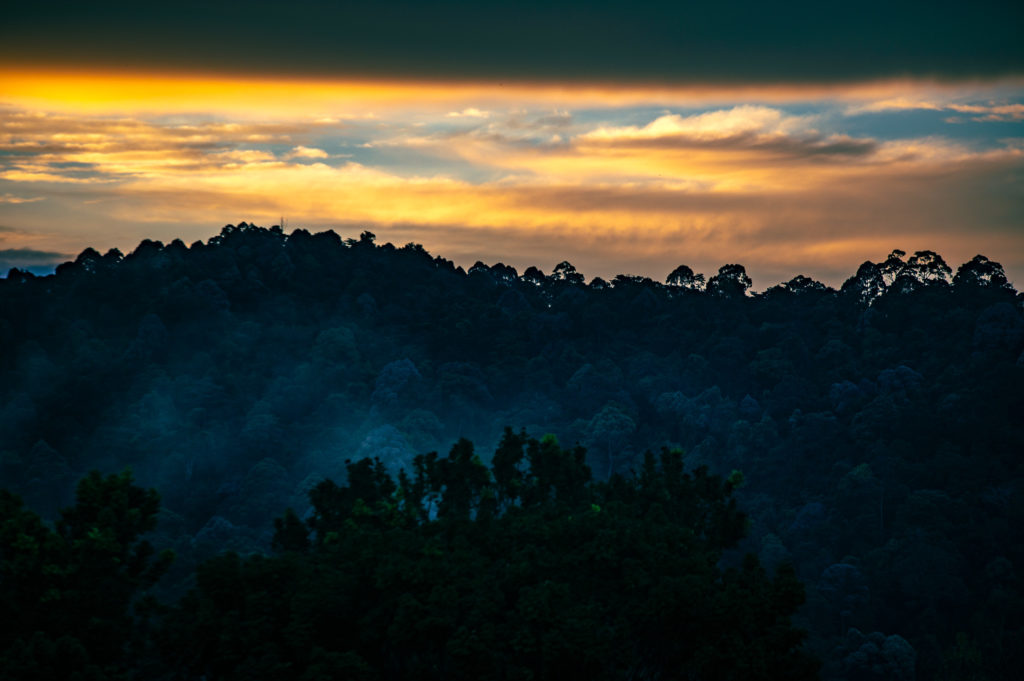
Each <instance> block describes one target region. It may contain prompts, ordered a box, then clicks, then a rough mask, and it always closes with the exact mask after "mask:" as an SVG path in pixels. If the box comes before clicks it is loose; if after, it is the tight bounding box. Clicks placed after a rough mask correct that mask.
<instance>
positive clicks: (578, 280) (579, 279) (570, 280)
mask: <svg viewBox="0 0 1024 681" xmlns="http://www.w3.org/2000/svg"><path fill="white" fill-rule="evenodd" d="M551 279H552V281H564V282H565V283H566V284H572V285H576V286H580V285H582V284H583V282H584V276H583V275H582V274H580V273H579V272H577V271H576V268H575V267H573V265H572V263H570V262H568V261H562V262H560V263H558V264H557V265H555V269H554V271H553V272H552V273H551Z"/></svg>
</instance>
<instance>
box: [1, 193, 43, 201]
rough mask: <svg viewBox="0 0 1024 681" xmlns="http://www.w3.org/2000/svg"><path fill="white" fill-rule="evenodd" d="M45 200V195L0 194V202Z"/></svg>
mask: <svg viewBox="0 0 1024 681" xmlns="http://www.w3.org/2000/svg"><path fill="white" fill-rule="evenodd" d="M44 200H46V197H45V196H15V195H14V194H0V203H35V202H36V201H44Z"/></svg>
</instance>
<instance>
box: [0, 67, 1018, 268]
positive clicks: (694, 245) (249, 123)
mask: <svg viewBox="0 0 1024 681" xmlns="http://www.w3.org/2000/svg"><path fill="white" fill-rule="evenodd" d="M0 93H2V94H0V135H2V136H0V147H2V151H3V155H2V156H0V266H2V265H3V263H4V262H8V263H9V264H14V265H17V264H18V262H16V261H15V260H12V258H14V259H18V258H20V259H21V260H20V261H19V262H21V261H25V259H26V258H27V257H28V256H27V255H26V253H27V252H28V251H32V252H34V253H50V254H52V256H53V257H52V258H51V259H52V260H59V259H60V256H61V255H69V256H70V255H73V254H74V253H76V252H77V251H79V250H81V249H82V248H84V247H86V246H93V247H96V248H99V249H101V250H102V249H105V248H108V247H112V246H116V247H119V248H121V249H122V250H130V249H131V248H133V247H134V245H135V244H136V243H137V242H138V241H139V240H141V239H142V238H159V239H162V240H165V241H166V240H170V239H172V238H175V237H181V238H184V239H186V240H194V239H198V238H206V237H209V236H211V235H212V234H214V233H216V232H217V231H218V230H219V228H220V226H222V225H223V224H226V223H234V222H239V221H241V220H248V221H250V222H252V221H255V222H257V223H258V224H266V225H269V224H272V223H276V222H277V221H278V218H279V216H282V215H284V216H287V218H288V220H289V225H290V226H305V227H309V228H313V229H316V228H327V227H332V226H334V227H336V228H337V231H339V232H341V233H343V235H347V234H349V233H358V231H361V229H363V228H369V229H372V230H373V231H375V232H376V233H377V234H378V238H379V239H381V240H392V241H395V242H397V243H404V242H405V241H416V242H419V243H423V244H424V245H425V246H426V247H427V248H428V249H429V250H431V251H432V252H434V253H438V254H441V255H445V256H446V257H451V258H454V259H456V260H457V261H459V262H461V264H464V265H468V264H472V262H473V260H475V259H483V260H485V261H487V262H495V261H497V260H503V261H505V262H511V263H513V264H516V265H517V266H521V267H522V266H526V265H529V264H536V265H539V266H541V267H543V268H545V269H547V268H550V267H551V266H552V265H553V264H554V263H555V262H558V261H560V260H564V259H569V260H571V261H572V262H573V263H574V264H576V265H577V267H578V268H579V269H580V270H581V271H583V272H584V273H586V274H587V275H588V276H604V277H608V276H614V274H617V273H620V272H631V273H638V274H646V275H648V276H652V277H656V278H658V279H662V278H664V276H665V274H666V273H667V272H668V271H670V270H671V269H672V268H673V267H674V266H675V265H677V264H680V263H687V264H690V265H692V266H694V267H695V268H703V269H704V270H705V271H714V269H715V268H717V266H719V265H721V264H723V263H725V262H741V263H743V264H745V265H746V266H747V268H748V270H749V271H751V272H752V274H753V275H754V278H755V286H756V287H757V288H763V287H765V286H768V285H771V284H774V283H777V282H778V281H781V280H783V279H788V278H789V277H791V276H794V275H796V274H801V273H802V274H808V275H811V276H816V277H817V278H820V279H823V280H825V281H827V282H828V283H830V284H833V285H838V284H840V283H841V281H842V279H843V278H844V277H845V276H848V275H850V274H852V273H853V271H855V269H856V267H857V265H858V264H859V263H860V262H862V261H863V260H865V259H873V260H878V259H880V258H883V257H884V256H885V255H886V254H887V253H888V252H889V250H891V249H892V248H902V249H904V250H906V251H909V252H912V251H914V250H920V249H932V250H937V251H939V252H940V253H943V254H944V255H945V256H946V257H947V259H948V260H950V262H951V264H953V265H954V267H955V265H957V264H959V262H962V261H964V260H967V259H969V258H970V257H971V256H973V255H974V254H975V253H977V252H983V253H985V254H986V255H988V256H989V257H991V258H993V259H996V260H1001V261H1003V264H1004V265H1006V266H1007V268H1008V271H1009V272H1010V274H1011V277H1013V276H1014V275H1016V276H1017V280H1018V282H1019V281H1020V280H1022V279H1024V277H1021V274H1024V243H1022V241H1024V240H1022V237H1021V234H1022V233H1021V228H1022V224H1024V223H1022V216H1024V206H1022V201H1021V194H1022V192H1021V185H1020V178H1021V175H1022V174H1021V170H1022V168H1024V155H1022V154H1024V144H1022V139H1024V135H1022V133H1021V126H1022V125H1024V122H1022V121H1024V104H1022V103H1021V99H1022V93H1024V85H1022V82H1021V81H1019V80H1000V81H987V82H959V83H943V84H939V83H935V82H929V81H895V80H893V81H885V82H876V83H863V84H860V85H856V86H849V85H844V86H838V85H831V86H826V85H822V86H811V85H800V86H794V85H785V84H782V85H776V86H764V85H762V86H757V87H733V88H726V87H719V88H710V87H699V88H697V87H689V88H684V87H678V88H664V87H660V88H638V87H626V86H614V85H604V86H595V85H581V84H566V85H561V86H558V85H551V84H546V85H529V84H524V83H518V84H516V85H514V86H512V85H500V84H472V83H466V82H462V83H440V82H434V83H425V82H415V81H409V82H395V81H370V80H362V81H348V82H341V81H338V82H334V81H329V80H309V79H306V80H283V79H277V80H267V79H258V78H232V77H227V76H219V77H215V76H204V77H196V76H186V75H178V76H173V75H172V76H168V75H166V74H159V73H151V74H145V73H134V74H132V73H109V72H108V73H99V74H96V73H88V72H74V71H54V70H50V71H45V70H35V71H19V70H13V69H10V68H8V69H7V70H0ZM5 252H6V253H7V255H8V257H7V258H6V260H5V258H4V256H3V254H4V253H5ZM41 259H42V260H45V258H41ZM28 264H35V263H28Z"/></svg>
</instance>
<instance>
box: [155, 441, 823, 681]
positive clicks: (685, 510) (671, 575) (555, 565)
mask: <svg viewBox="0 0 1024 681" xmlns="http://www.w3.org/2000/svg"><path fill="white" fill-rule="evenodd" d="M524 452H525V455H524ZM584 455H585V453H584V452H583V451H582V449H580V448H575V449H573V450H565V449H563V448H562V447H561V446H560V445H559V444H558V441H557V439H555V437H554V436H545V437H544V438H542V439H541V440H536V439H533V438H527V437H526V436H525V435H523V434H515V433H514V432H512V431H511V430H508V429H506V431H505V434H504V436H503V438H502V444H501V445H500V447H499V450H498V451H497V452H495V456H494V460H495V462H496V464H495V466H494V467H493V468H492V469H491V471H487V469H486V468H483V467H482V466H480V465H479V463H478V462H477V461H476V457H475V456H474V455H473V447H472V444H471V443H469V442H468V441H466V440H460V441H459V442H458V443H456V444H455V446H454V447H453V448H452V450H451V452H450V453H449V455H448V456H447V457H441V458H438V457H437V456H436V455H430V456H427V457H424V458H419V459H418V461H417V466H416V470H415V473H414V475H413V476H411V477H410V476H407V475H405V474H404V472H403V474H402V475H401V476H400V483H399V485H397V486H394V485H387V484H382V481H381V479H379V476H378V472H379V471H380V469H379V466H377V465H376V464H374V463H370V462H365V463H364V462H359V463H356V464H352V465H351V466H350V477H349V485H356V487H352V486H344V487H338V486H336V485H333V483H324V485H323V486H321V487H320V488H318V490H315V491H314V494H312V495H311V500H312V502H313V506H314V513H313V520H312V521H311V524H313V525H314V528H315V529H316V531H317V533H318V535H319V533H320V532H321V530H323V529H326V526H325V525H323V524H322V520H323V519H326V518H332V519H333V520H332V521H331V523H330V528H331V529H330V530H329V531H328V532H326V534H325V535H324V536H323V537H322V539H321V540H318V541H317V542H316V543H315V544H314V545H313V547H311V549H310V550H309V552H307V553H298V552H289V553H285V554H282V555H280V556H277V557H273V558H265V557H262V556H254V557H250V558H247V559H242V558H240V557H239V556H237V555H234V554H227V555H225V556H221V557H219V558H216V559H214V560H211V561H209V562H208V563H206V564H205V565H203V566H201V567H200V569H199V571H198V574H197V580H196V584H197V588H196V590H195V591H194V592H193V593H192V595H190V597H188V598H186V599H184V600H183V601H182V603H181V605H180V606H179V607H178V608H177V609H176V610H175V611H174V613H173V614H172V617H171V618H170V619H169V621H168V627H167V628H166V629H165V631H164V632H163V633H162V636H161V641H162V642H163V646H164V648H163V650H164V654H165V656H166V657H165V659H166V661H167V665H168V666H169V667H170V668H171V669H172V670H174V672H175V673H176V674H177V675H178V676H184V677H193V678H198V677H205V678H208V679H211V681H212V680H214V679H228V678H239V677H242V676H244V677H245V678H260V679H262V678H272V677H274V676H275V675H276V676H277V677H280V676H281V675H283V674H284V675H287V676H289V677H291V678H320V677H319V676H314V673H318V674H327V675H328V676H330V674H337V675H340V676H341V677H344V678H391V679H428V680H429V679H480V678H492V679H499V678H513V679H514V678H533V679H538V680H542V679H563V678H588V679H598V680H604V679H609V680H611V679H621V678H706V679H723V680H724V679H733V678H743V679H751V680H755V681H757V680H765V681H767V680H768V679H777V678H788V679H798V680H802V679H811V678H814V677H815V672H816V664H815V662H814V661H813V660H811V659H810V658H809V657H808V656H807V655H806V654H805V653H803V652H802V651H801V643H802V639H803V634H802V633H801V632H799V631H798V630H796V629H794V628H793V627H792V626H791V625H790V623H789V618H790V616H791V615H792V614H793V612H795V610H796V608H797V607H799V605H800V603H801V602H802V600H803V590H802V587H801V585H800V584H799V582H798V581H797V580H796V578H795V575H794V572H793V570H792V568H791V567H789V566H786V565H784V566H782V567H780V568H779V569H778V570H777V572H776V574H775V575H774V577H769V576H768V574H767V573H766V572H765V570H764V569H763V568H762V567H761V566H760V564H759V563H758V562H757V559H756V558H754V557H753V556H748V557H747V558H746V560H745V561H744V562H743V564H742V566H741V567H738V568H732V569H722V568H721V567H720V564H721V558H722V554H723V551H725V550H727V549H729V548H731V547H733V546H735V544H736V542H737V541H738V540H739V539H740V538H741V537H742V535H743V533H744V531H745V528H746V519H745V517H744V515H743V514H742V513H741V512H740V511H739V510H738V508H737V506H736V502H735V500H734V499H733V498H732V493H733V490H734V489H735V487H736V486H737V485H738V484H739V482H740V476H739V475H738V474H737V475H734V476H730V478H729V479H728V480H723V479H722V478H719V477H717V476H713V475H710V474H709V473H708V472H707V470H706V469H704V468H698V469H696V470H692V471H688V470H686V467H685V466H684V465H683V459H682V454H681V453H680V452H678V451H669V450H663V451H662V452H661V454H660V455H659V456H656V455H654V454H651V453H648V454H647V455H646V456H645V457H644V463H643V467H642V468H641V470H639V471H637V472H635V473H634V474H633V475H631V476H629V477H619V476H616V477H615V478H614V479H613V480H612V481H611V482H610V483H594V482H593V481H591V480H590V472H589V469H588V468H587V466H586V464H585V463H584ZM467 473H468V476H467V475H466V474H467ZM481 473H482V474H481ZM456 478H468V481H469V482H467V481H460V480H457V479H456ZM474 480H475V482H472V481H474ZM332 486H333V487H332ZM495 486H496V487H497V490H495ZM357 489H358V490H359V491H357ZM389 490H390V491H389ZM495 491H497V493H498V494H499V495H500V496H501V498H502V499H504V500H505V501H506V502H507V504H505V505H504V506H503V507H500V508H499V507H497V506H494V505H492V506H491V507H490V511H491V512H484V510H483V509H485V508H486V507H487V502H488V499H492V498H493V495H494V493H495ZM328 492H329V493H328ZM435 494H436V495H438V496H439V508H440V509H441V510H440V512H438V513H437V514H436V515H435V514H432V513H418V512H412V513H408V514H407V513H404V512H403V510H402V508H403V507H405V508H406V509H413V508H421V509H422V508H425V507H426V504H427V502H426V500H427V498H428V497H430V496H432V495H435ZM474 508H475V509H477V512H476V513H475V514H473V513H468V511H471V510H472V509H474ZM294 524H295V521H294V519H288V516H287V515H286V518H285V519H284V520H283V521H282V522H281V523H280V524H279V526H278V527H279V533H280V530H281V528H284V527H288V526H293V525H294ZM299 534H301V533H300V532H296V536H298V535H299ZM300 543H301V542H300ZM627 585H628V588H627ZM324 670H331V671H330V672H328V671H324ZM304 674H305V676H304Z"/></svg>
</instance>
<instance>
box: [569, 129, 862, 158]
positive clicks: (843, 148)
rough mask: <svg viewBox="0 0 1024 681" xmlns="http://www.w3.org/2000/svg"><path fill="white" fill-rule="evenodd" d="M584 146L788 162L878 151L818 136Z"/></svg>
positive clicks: (675, 138) (682, 138) (683, 138)
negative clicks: (737, 154) (732, 153)
mask: <svg viewBox="0 0 1024 681" xmlns="http://www.w3.org/2000/svg"><path fill="white" fill-rule="evenodd" d="M585 144H586V145H587V146H602V147H611V148H622V149H665V150H667V149H692V150H738V149H749V150H752V151H760V152H765V153H768V154H771V155H773V156H776V157H778V158H784V159H791V160H812V161H813V160H826V159H829V158H851V157H852V158H857V157H866V156H870V155H871V154H873V153H875V152H876V151H878V148H879V144H878V142H877V141H875V140H872V139H864V138H860V139H858V138H854V137H847V136H833V137H822V136H820V135H801V136H787V135H765V134H761V133H753V132H751V133H741V134H737V135H729V136H727V137H719V138H714V139H701V138H698V137H693V136H689V135H666V136H664V137H654V138H650V139H644V138H638V139H637V138H635V139H618V140H609V141H606V142H602V141H598V140H591V139H588V140H586V141H585Z"/></svg>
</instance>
